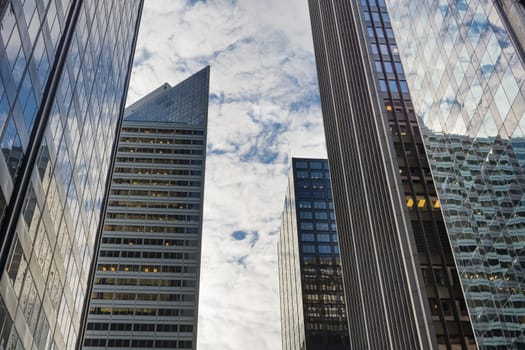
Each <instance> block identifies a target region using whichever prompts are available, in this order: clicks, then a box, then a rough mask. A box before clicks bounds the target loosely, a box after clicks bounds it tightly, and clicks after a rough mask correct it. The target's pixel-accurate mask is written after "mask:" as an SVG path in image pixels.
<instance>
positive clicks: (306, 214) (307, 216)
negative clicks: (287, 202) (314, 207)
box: [299, 210, 312, 219]
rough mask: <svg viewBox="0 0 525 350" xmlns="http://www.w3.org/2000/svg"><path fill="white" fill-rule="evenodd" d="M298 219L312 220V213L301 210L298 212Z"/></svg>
mask: <svg viewBox="0 0 525 350" xmlns="http://www.w3.org/2000/svg"><path fill="white" fill-rule="evenodd" d="M299 218H301V219H311V218H312V212H311V211H305V210H301V211H299Z"/></svg>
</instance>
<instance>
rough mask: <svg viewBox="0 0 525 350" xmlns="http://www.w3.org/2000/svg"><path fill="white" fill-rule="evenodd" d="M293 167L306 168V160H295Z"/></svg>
mask: <svg viewBox="0 0 525 350" xmlns="http://www.w3.org/2000/svg"><path fill="white" fill-rule="evenodd" d="M295 167H296V168H300V169H306V168H308V163H307V162H302V161H300V162H295Z"/></svg>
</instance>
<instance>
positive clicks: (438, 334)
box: [309, 0, 476, 349]
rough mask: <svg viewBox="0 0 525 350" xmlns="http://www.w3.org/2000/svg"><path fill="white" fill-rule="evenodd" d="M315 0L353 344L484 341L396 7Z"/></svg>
mask: <svg viewBox="0 0 525 350" xmlns="http://www.w3.org/2000/svg"><path fill="white" fill-rule="evenodd" d="M309 5H310V14H311V21H312V33H313V39H314V47H315V54H316V63H317V70H318V76H319V86H320V94H321V104H322V109H323V119H324V125H325V133H326V141H327V149H328V158H329V163H330V170H331V175H332V185H333V195H334V204H335V212H336V217H337V228H338V235H339V239H340V245H341V263H342V268H343V281H344V287H345V298H346V305H347V309H348V315H353V317H351V318H349V319H348V321H349V324H348V328H349V332H350V341H351V345H352V347H353V348H356V349H438V348H439V349H474V348H476V343H475V339H474V335H473V331H472V326H471V322H470V319H469V315H468V312H467V307H466V304H465V298H464V296H463V292H462V290H461V284H460V282H459V278H458V271H457V269H456V264H455V261H454V257H453V253H452V249H451V247H450V243H449V240H448V235H447V231H446V227H445V223H444V221H443V215H442V212H441V209H442V207H441V202H440V200H439V198H438V196H437V192H436V187H435V185H434V182H433V178H432V173H431V169H430V165H429V163H428V161H427V159H426V153H425V148H424V145H423V140H422V138H421V135H420V131H419V126H418V123H417V118H416V114H415V113H414V108H413V104H412V100H411V97H410V94H409V88H408V84H407V81H406V76H405V72H404V69H403V66H402V64H401V60H400V56H399V53H398V50H397V45H396V38H395V37H394V32H393V29H392V26H391V21H390V17H389V14H388V12H387V8H386V4H385V2H384V1H381V0H377V1H376V0H359V1H332V2H330V1H318V0H311V1H310V2H309Z"/></svg>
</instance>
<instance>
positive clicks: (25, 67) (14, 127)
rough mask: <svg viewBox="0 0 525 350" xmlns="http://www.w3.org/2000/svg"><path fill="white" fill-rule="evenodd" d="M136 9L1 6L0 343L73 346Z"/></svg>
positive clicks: (56, 3) (103, 4)
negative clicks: (0, 272) (0, 273)
mask: <svg viewBox="0 0 525 350" xmlns="http://www.w3.org/2000/svg"><path fill="white" fill-rule="evenodd" d="M141 11H142V1H128V0H120V1H119V0H113V1H94V0H85V1H76V0H70V1H68V0H47V1H31V0H25V1H22V0H10V1H2V2H0V16H1V24H0V62H1V64H0V148H1V150H2V152H1V153H0V231H1V234H0V270H1V271H2V275H1V279H0V348H6V349H14V348H16V349H48V348H54V349H73V348H74V347H75V343H76V341H77V336H78V334H79V330H80V323H81V315H82V312H83V308H84V302H85V297H86V290H87V287H88V282H89V281H88V280H89V278H88V276H89V270H90V266H91V264H92V260H93V256H94V251H93V246H94V241H95V240H96V236H97V232H98V228H99V223H100V213H101V203H102V200H103V197H104V193H105V191H106V185H107V181H106V180H107V176H106V174H108V171H109V168H110V163H111V157H112V154H113V149H114V144H115V136H116V132H117V130H118V126H119V121H120V120H121V118H120V116H121V115H122V112H123V110H124V102H125V97H126V92H127V85H128V82H129V75H130V72H131V66H132V60H133V53H134V49H135V43H136V37H137V33H138V24H139V20H140V14H141Z"/></svg>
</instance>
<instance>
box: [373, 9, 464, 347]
mask: <svg viewBox="0 0 525 350" xmlns="http://www.w3.org/2000/svg"><path fill="white" fill-rule="evenodd" d="M363 7H365V6H363ZM365 9H366V7H365ZM380 18H381V22H380V23H381V24H382V25H383V26H384V23H383V18H382V16H380ZM373 23H374V24H375V23H376V21H374V22H373ZM374 27H375V25H374ZM374 30H375V31H377V28H374ZM376 35H377V34H376ZM375 40H376V41H377V40H378V38H377V36H376V38H375ZM393 40H394V42H393V44H394V45H395V38H394V39H393ZM385 41H386V42H387V47H388V49H389V56H390V60H391V61H392V62H393V61H394V60H393V58H394V56H393V52H392V51H391V49H390V45H389V40H387V39H386V38H385ZM372 45H374V44H372ZM379 56H380V57H381V62H382V65H383V72H384V71H385V69H384V60H383V55H379ZM396 73H397V74H396ZM396 73H393V74H394V77H395V81H396V84H397V85H398V86H397V91H400V92H402V90H401V86H400V84H399V75H398V74H400V73H401V72H396ZM376 74H379V72H376ZM383 94H384V96H388V104H390V106H393V101H394V99H393V97H392V96H391V89H387V90H386V91H385V92H383ZM401 101H402V102H403V103H402V107H403V111H402V113H404V114H406V115H409V112H408V107H407V106H406V103H405V102H406V101H405V99H403V98H402V99H401ZM396 114H397V112H396V110H395V109H394V110H393V111H392V115H394V116H395V115H396ZM407 119H410V118H407ZM393 121H394V123H395V125H396V128H397V130H400V124H399V120H398V119H397V118H395V117H394V118H393ZM407 122H408V123H410V120H408V121H407ZM408 129H410V130H409V135H410V139H411V140H412V142H413V143H414V144H415V140H416V139H417V138H416V135H415V134H414V130H413V128H411V127H410V128H408ZM398 142H400V144H401V146H402V147H401V149H402V150H404V149H405V148H406V147H405V141H404V139H403V137H399V141H398ZM414 150H415V152H416V158H417V159H418V160H419V163H420V165H421V159H422V157H424V156H425V155H421V154H419V153H420V150H419V149H418V147H414ZM399 156H402V157H403V159H404V163H405V165H406V166H407V168H408V164H409V161H408V156H407V154H406V153H404V152H403V154H402V155H399V154H398V157H399ZM418 168H419V170H420V179H421V184H422V186H423V188H424V195H425V199H426V201H427V203H429V204H430V203H431V202H430V196H429V192H428V186H427V185H426V181H425V174H424V173H423V167H422V166H420V167H418ZM406 173H407V179H408V183H409V186H410V189H411V192H412V193H413V194H415V193H416V192H415V187H414V183H413V179H412V173H411V172H410V171H407V172H406ZM426 208H427V211H428V212H429V214H430V215H431V218H432V225H433V233H434V235H435V236H438V237H437V238H438V239H437V242H439V243H440V245H439V251H440V260H441V264H440V265H441V268H442V269H444V270H443V271H447V265H446V257H445V253H444V251H443V247H442V246H441V242H442V240H441V239H439V230H438V227H437V223H436V217H435V214H434V211H433V210H432V209H429V207H428V206H426ZM415 210H416V216H417V222H418V224H419V225H420V229H421V230H420V231H421V232H422V233H423V232H425V229H424V227H423V225H422V220H423V219H422V216H421V215H422V214H421V212H420V208H419V207H418V206H416V208H415ZM411 222H412V224H413V221H412V220H411ZM412 232H413V233H414V234H415V233H416V230H412ZM428 234H429V232H425V233H424V234H423V239H424V241H425V253H426V256H427V260H428V263H429V266H432V260H431V253H430V250H429V246H428V240H427V235H428ZM432 280H433V289H434V293H435V294H436V298H435V299H436V300H437V301H438V304H439V308H438V314H439V318H440V320H441V323H442V325H443V330H444V332H445V341H446V344H447V346H448V347H450V346H451V344H450V337H449V335H448V328H447V322H446V320H445V315H444V312H443V305H442V303H441V298H440V297H439V289H438V285H437V279H436V276H435V274H434V272H432ZM446 285H447V289H448V292H449V294H450V296H451V297H452V296H453V295H454V293H453V290H452V286H451V284H450V281H449V279H448V278H447V279H446ZM452 300H455V299H452ZM429 301H430V300H429ZM452 304H453V305H451V307H452V310H453V314H454V319H455V321H456V323H457V326H458V329H459V334H460V336H461V344H462V347H463V348H465V349H466V347H467V345H466V343H465V336H464V332H463V329H462V327H461V324H460V317H459V314H458V310H457V307H456V304H455V303H452ZM429 307H432V305H430V304H429Z"/></svg>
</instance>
